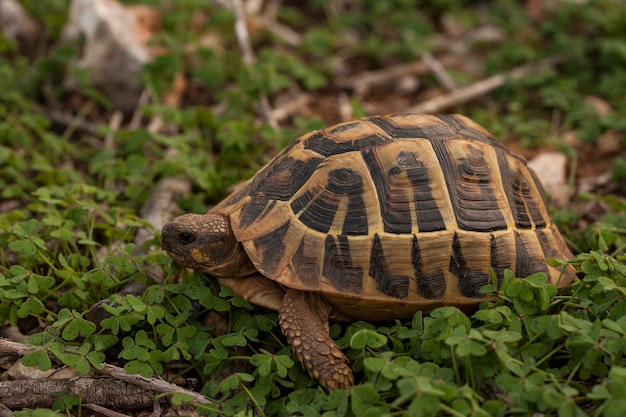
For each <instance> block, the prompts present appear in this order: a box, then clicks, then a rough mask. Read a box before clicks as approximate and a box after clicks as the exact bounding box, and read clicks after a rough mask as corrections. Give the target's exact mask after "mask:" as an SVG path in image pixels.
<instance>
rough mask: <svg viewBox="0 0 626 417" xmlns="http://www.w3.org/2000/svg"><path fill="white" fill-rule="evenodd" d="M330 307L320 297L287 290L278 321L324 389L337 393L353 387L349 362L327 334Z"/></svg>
mask: <svg viewBox="0 0 626 417" xmlns="http://www.w3.org/2000/svg"><path fill="white" fill-rule="evenodd" d="M330 311H331V307H330V306H329V305H328V303H327V302H326V300H324V298H322V297H321V296H319V295H317V294H314V293H309V292H304V291H297V290H287V292H286V293H285V296H284V297H283V301H282V304H281V306H280V310H279V312H278V321H279V323H280V327H281V329H282V331H283V334H284V335H285V336H286V337H287V340H288V341H289V343H290V344H291V346H292V348H293V350H294V352H295V354H296V356H297V357H298V360H299V361H300V363H301V364H302V365H303V366H304V368H305V369H306V370H307V371H308V372H309V375H311V376H312V377H313V378H315V379H317V380H318V381H319V383H320V385H322V386H323V387H324V388H326V389H328V390H334V389H339V388H348V387H351V386H352V385H354V376H353V375H352V370H350V367H349V366H348V359H347V358H346V357H345V356H344V354H343V353H342V352H341V350H339V348H338V347H337V345H336V344H335V342H334V341H333V340H332V339H331V338H330V335H329V334H328V317H329V315H330Z"/></svg>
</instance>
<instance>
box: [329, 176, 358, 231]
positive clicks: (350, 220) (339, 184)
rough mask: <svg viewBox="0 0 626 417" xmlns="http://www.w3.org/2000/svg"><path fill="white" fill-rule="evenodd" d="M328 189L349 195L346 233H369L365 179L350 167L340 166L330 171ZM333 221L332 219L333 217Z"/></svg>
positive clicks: (338, 193) (345, 225)
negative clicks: (364, 196) (364, 197)
mask: <svg viewBox="0 0 626 417" xmlns="http://www.w3.org/2000/svg"><path fill="white" fill-rule="evenodd" d="M326 189H327V190H328V191H330V192H332V193H334V194H337V195H341V196H347V197H348V208H347V213H346V217H345V221H344V224H343V230H342V234H344V235H366V234H367V230H368V227H367V212H366V209H365V201H364V200H363V179H362V178H361V176H359V175H358V174H357V173H356V172H354V171H353V170H352V169H350V168H339V169H336V170H333V171H331V172H329V173H328V184H327V185H326ZM331 223H332V219H331Z"/></svg>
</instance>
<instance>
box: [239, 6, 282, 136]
mask: <svg viewBox="0 0 626 417" xmlns="http://www.w3.org/2000/svg"><path fill="white" fill-rule="evenodd" d="M231 4H232V8H233V12H234V13H235V35H236V36H237V43H238V44H239V48H240V49H241V54H242V59H243V64H244V65H245V66H246V67H250V66H252V64H254V60H255V58H254V51H253V50H252V44H251V43H250V35H249V33H248V27H247V25H246V15H245V13H244V10H243V4H242V3H241V0H231ZM259 100H260V101H261V113H262V115H263V118H264V119H265V121H266V122H267V123H268V124H269V125H270V126H272V127H273V128H274V129H278V123H276V120H274V119H273V118H272V109H271V107H270V101H269V99H268V98H267V95H265V94H261V96H260V97H259Z"/></svg>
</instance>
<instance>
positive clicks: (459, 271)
mask: <svg viewBox="0 0 626 417" xmlns="http://www.w3.org/2000/svg"><path fill="white" fill-rule="evenodd" d="M449 270H450V272H452V273H453V274H454V275H456V277H457V278H458V279H459V292H460V293H461V294H462V295H464V296H465V297H469V298H482V294H480V292H479V290H480V288H481V287H482V286H484V285H487V284H489V281H490V280H489V274H488V273H487V272H485V271H480V270H475V269H474V270H472V269H471V268H469V266H468V264H467V260H466V258H465V254H464V250H463V248H462V247H461V241H460V240H459V238H458V236H457V234H456V233H455V234H454V239H453V240H452V256H451V257H450V268H449Z"/></svg>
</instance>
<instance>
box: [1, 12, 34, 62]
mask: <svg viewBox="0 0 626 417" xmlns="http://www.w3.org/2000/svg"><path fill="white" fill-rule="evenodd" d="M0 30H1V31H2V32H3V33H4V34H5V36H6V37H7V38H9V39H12V40H14V41H15V42H17V45H18V47H19V51H20V52H21V53H22V54H24V55H26V56H28V57H30V58H34V56H35V53H36V49H37V44H38V43H39V36H40V35H41V25H40V24H39V23H38V22H37V21H36V20H35V19H33V18H32V17H31V16H30V15H29V14H28V12H27V11H26V10H24V8H23V7H22V5H21V4H20V3H19V2H18V1H17V0H0Z"/></svg>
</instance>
